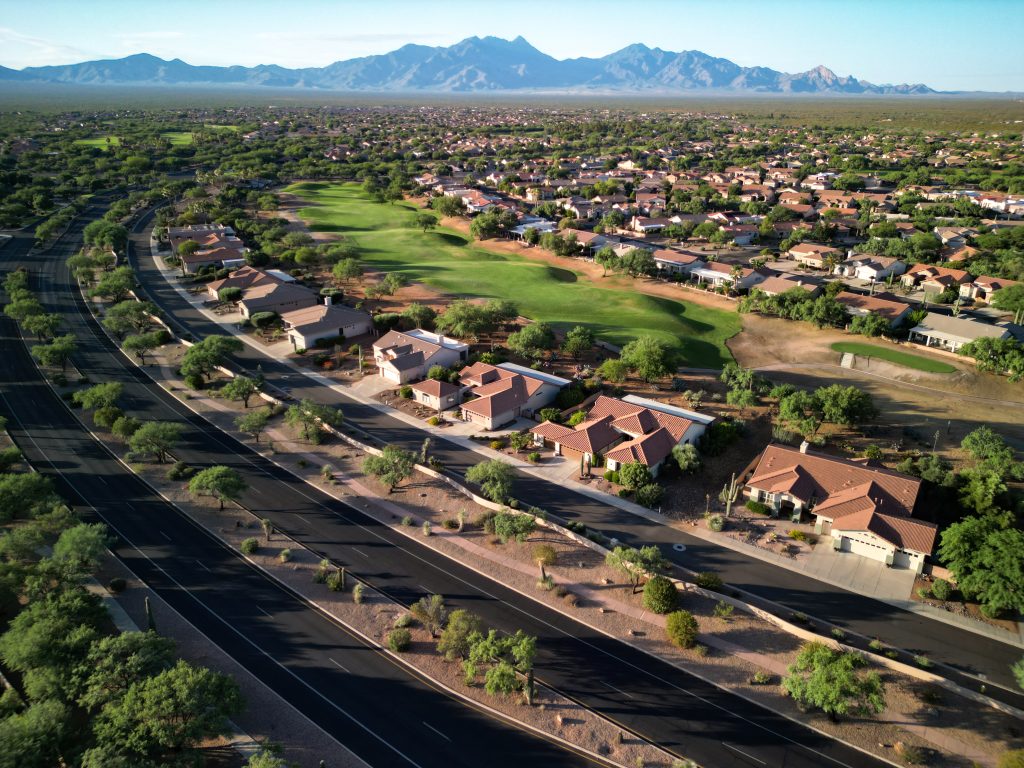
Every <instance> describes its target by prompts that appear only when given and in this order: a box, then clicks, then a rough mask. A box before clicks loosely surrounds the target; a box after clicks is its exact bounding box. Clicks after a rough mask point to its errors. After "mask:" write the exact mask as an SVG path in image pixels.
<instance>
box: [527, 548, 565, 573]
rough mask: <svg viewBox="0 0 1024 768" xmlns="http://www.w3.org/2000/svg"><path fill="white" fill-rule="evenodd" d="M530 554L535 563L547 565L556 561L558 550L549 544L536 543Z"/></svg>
mask: <svg viewBox="0 0 1024 768" xmlns="http://www.w3.org/2000/svg"><path fill="white" fill-rule="evenodd" d="M530 554H531V556H532V557H533V562H535V563H537V565H543V566H545V567H548V566H552V565H554V564H555V563H557V562H558V550H556V549H555V548H554V547H552V546H551V545H550V544H538V545H537V546H535V547H534V548H533V551H532V552H531V553H530Z"/></svg>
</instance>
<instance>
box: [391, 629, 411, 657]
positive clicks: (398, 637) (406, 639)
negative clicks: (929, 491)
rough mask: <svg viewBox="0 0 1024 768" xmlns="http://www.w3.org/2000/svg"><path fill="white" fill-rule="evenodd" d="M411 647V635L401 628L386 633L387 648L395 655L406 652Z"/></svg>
mask: <svg viewBox="0 0 1024 768" xmlns="http://www.w3.org/2000/svg"><path fill="white" fill-rule="evenodd" d="M411 645H412V633H411V632H410V631H409V630H408V629H405V628H403V627H398V628H397V629H392V630H391V631H390V632H388V648H390V649H391V650H392V651H394V652H395V653H402V652H403V651H408V650H409V646H411Z"/></svg>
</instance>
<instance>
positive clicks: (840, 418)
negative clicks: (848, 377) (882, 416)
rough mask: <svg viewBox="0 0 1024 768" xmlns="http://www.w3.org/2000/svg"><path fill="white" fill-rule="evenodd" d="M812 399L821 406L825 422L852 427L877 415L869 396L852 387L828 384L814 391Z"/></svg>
mask: <svg viewBox="0 0 1024 768" xmlns="http://www.w3.org/2000/svg"><path fill="white" fill-rule="evenodd" d="M814 397H815V399H816V400H817V401H818V403H819V404H820V406H821V415H822V418H823V419H824V420H825V421H829V422H831V423H833V424H842V425H843V426H845V427H854V426H858V425H860V424H863V423H864V422H865V421H870V420H871V419H873V418H874V417H875V416H877V415H878V409H877V408H875V404H874V402H873V401H872V399H871V395H869V394H868V393H867V392H864V391H863V390H860V389H857V387H854V386H848V387H844V386H843V385H842V384H830V385H829V386H827V387H818V389H816V390H814Z"/></svg>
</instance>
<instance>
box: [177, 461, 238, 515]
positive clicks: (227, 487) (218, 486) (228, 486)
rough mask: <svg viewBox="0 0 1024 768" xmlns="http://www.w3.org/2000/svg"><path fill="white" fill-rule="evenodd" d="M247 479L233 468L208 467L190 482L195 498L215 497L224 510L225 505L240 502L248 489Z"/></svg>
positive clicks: (189, 487) (189, 486)
mask: <svg viewBox="0 0 1024 768" xmlns="http://www.w3.org/2000/svg"><path fill="white" fill-rule="evenodd" d="M247 487H248V486H247V484H246V482H245V479H244V478H243V477H242V476H241V475H240V474H239V473H238V472H237V471H236V470H234V469H232V468H231V467H225V466H220V465H218V466H214V467H207V468H206V469H204V470H203V471H202V472H199V473H198V474H196V475H195V477H193V478H192V479H191V480H189V481H188V492H189V493H191V494H192V495H193V496H213V497H214V498H215V499H217V501H218V502H219V503H220V508H221V509H224V503H225V502H228V501H238V499H239V498H240V497H241V496H242V494H243V493H244V492H245V489H246V488H247Z"/></svg>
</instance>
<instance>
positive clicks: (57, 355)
mask: <svg viewBox="0 0 1024 768" xmlns="http://www.w3.org/2000/svg"><path fill="white" fill-rule="evenodd" d="M77 348H78V346H77V344H76V343H75V336H74V334H71V333H69V334H67V335H65V336H58V337H57V338H55V339H54V340H53V341H51V342H50V343H49V344H36V345H35V346H34V347H32V357H34V358H35V359H36V360H38V361H39V364H40V365H45V366H47V367H49V368H56V367H57V366H58V365H59V366H60V369H61V370H62V371H66V370H67V367H68V360H70V359H71V356H72V355H73V354H75V350H76V349H77Z"/></svg>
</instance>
